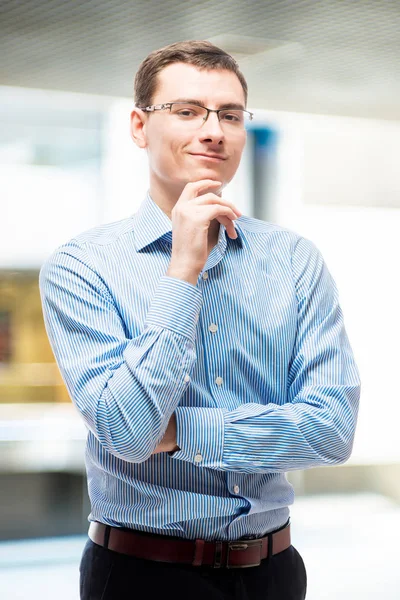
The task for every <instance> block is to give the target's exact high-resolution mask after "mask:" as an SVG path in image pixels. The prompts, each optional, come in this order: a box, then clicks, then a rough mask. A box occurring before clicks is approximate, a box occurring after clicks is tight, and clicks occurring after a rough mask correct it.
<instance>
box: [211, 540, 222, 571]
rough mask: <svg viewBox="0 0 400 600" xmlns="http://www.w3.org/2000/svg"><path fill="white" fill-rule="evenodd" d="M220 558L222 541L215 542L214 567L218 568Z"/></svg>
mask: <svg viewBox="0 0 400 600" xmlns="http://www.w3.org/2000/svg"><path fill="white" fill-rule="evenodd" d="M221 560H222V542H215V554H214V564H213V567H214V569H219V568H220V567H221Z"/></svg>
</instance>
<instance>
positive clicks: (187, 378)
mask: <svg viewBox="0 0 400 600" xmlns="http://www.w3.org/2000/svg"><path fill="white" fill-rule="evenodd" d="M189 381H190V375H188V374H187V373H186V375H185V382H186V383H189Z"/></svg>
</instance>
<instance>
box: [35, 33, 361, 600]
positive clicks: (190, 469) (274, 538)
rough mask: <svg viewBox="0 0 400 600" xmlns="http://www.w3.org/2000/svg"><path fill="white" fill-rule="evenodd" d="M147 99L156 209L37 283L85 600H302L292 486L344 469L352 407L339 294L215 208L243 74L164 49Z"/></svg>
mask: <svg viewBox="0 0 400 600" xmlns="http://www.w3.org/2000/svg"><path fill="white" fill-rule="evenodd" d="M135 96H136V98H135V99H136V106H135V108H134V110H133V111H132V114H131V133H132V138H133V140H134V142H135V143H136V144H137V145H138V146H139V147H140V148H143V149H144V150H145V151H146V152H147V155H148V159H149V167H150V190H149V195H148V197H147V198H146V199H145V200H144V202H143V204H142V205H141V207H140V210H139V211H138V213H137V214H135V215H134V216H133V217H131V218H129V219H125V220H123V221H120V222H118V223H113V224H110V225H106V226H101V227H98V228H95V229H93V230H91V231H89V232H86V233H84V234H82V235H80V236H78V237H77V238H76V239H74V240H72V241H71V242H69V243H68V244H65V245H64V246H62V247H61V248H59V249H58V250H57V251H56V252H55V253H54V255H53V256H52V257H51V258H50V259H49V260H48V261H47V263H46V264H45V265H44V267H43V269H42V271H41V277H40V283H41V292H42V300H43V307H44V315H45V321H46V326H47V330H48V334H49V338H50V341H51V343H52V346H53V349H54V353H55V356H56V358H57V361H58V364H59V366H60V369H61V371H62V373H63V377H64V380H65V382H66V385H67V387H68V389H69V392H70V394H71V397H72V399H73V401H74V403H75V405H76V406H77V408H78V410H79V411H80V412H81V414H82V416H83V418H84V421H85V423H86V425H87V428H88V438H87V453H86V464H87V473H88V487H89V495H90V500H91V514H90V516H89V520H90V521H91V524H90V528H89V538H90V539H89V540H88V542H87V545H86V547H85V550H84V554H83V557H82V562H81V598H82V599H85V600H86V599H91V600H95V599H99V600H100V598H101V599H103V600H105V599H108V598H110V599H111V598H112V599H118V600H120V599H124V598H142V597H143V598H144V597H145V598H160V597H163V596H165V595H167V596H168V597H174V598H175V600H179V599H183V598H185V599H186V598H194V599H196V598H204V597H205V595H206V594H207V595H208V597H209V598H210V599H211V598H221V599H222V598H243V599H244V598H246V599H247V598H248V599H259V598H260V599H261V598H263V599H264V598H268V599H275V598H276V599H279V600H289V599H293V600H294V599H296V600H297V599H300V598H304V597H305V592H306V573H305V568H304V564H303V561H302V559H301V557H300V555H299V553H298V552H297V551H296V550H295V549H294V547H293V546H291V542H290V525H289V508H288V507H289V505H290V504H292V502H293V490H292V487H291V485H290V484H289V483H288V481H287V480H286V477H285V472H286V471H289V470H293V469H305V468H308V467H313V466H317V465H327V464H336V463H341V462H343V461H344V460H346V459H347V458H348V456H349V454H350V452H351V447H352V441H353V435H354V428H355V421H356V415H357V405H358V396H359V380H358V374H357V369H356V366H355V364H354V361H353V357H352V352H351V349H350V346H349V343H348V340H347V337H346V334H345V331H344V328H343V320H342V314H341V310H340V308H339V305H338V299H337V292H336V288H335V285H334V283H333V281H332V279H331V277H330V275H329V273H328V271H327V269H326V267H325V265H324V263H323V260H322V258H321V256H320V254H319V252H318V251H317V250H316V248H315V247H314V246H313V245H312V244H311V243H310V242H308V241H307V240H305V239H303V238H301V237H300V236H298V235H296V234H294V233H292V232H289V231H286V230H285V229H283V228H281V227H278V226H275V225H272V224H268V223H263V222H261V221H257V220H256V219H252V218H248V217H244V216H242V215H241V213H240V211H239V210H238V208H237V207H236V206H235V205H234V204H232V203H230V202H228V201H227V200H225V199H224V198H223V196H222V191H223V189H224V186H225V185H226V184H227V183H228V182H229V181H231V179H232V178H233V176H234V174H235V172H236V170H237V168H238V165H239V162H240V158H241V155H242V151H243V148H244V145H245V140H246V130H245V123H246V119H247V118H251V113H248V112H247V111H246V101H247V86H246V82H245V80H244V78H243V75H242V74H241V73H240V71H239V70H238V66H237V64H236V62H235V61H234V60H233V58H232V57H230V56H229V55H227V54H226V53H225V52H223V51H222V50H220V49H219V48H216V47H215V46H213V45H211V44H210V43H208V42H184V43H177V44H173V45H171V46H168V47H166V48H163V49H161V50H158V51H155V52H153V53H151V54H150V55H149V56H148V57H147V58H146V59H145V60H144V61H143V63H142V64H141V66H140V68H139V71H138V73H137V75H136V79H135ZM244 567H246V568H244Z"/></svg>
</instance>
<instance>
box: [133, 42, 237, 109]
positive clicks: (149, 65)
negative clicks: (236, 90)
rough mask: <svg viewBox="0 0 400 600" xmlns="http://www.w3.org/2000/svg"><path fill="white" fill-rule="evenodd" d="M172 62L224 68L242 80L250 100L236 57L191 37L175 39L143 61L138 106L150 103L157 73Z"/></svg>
mask: <svg viewBox="0 0 400 600" xmlns="http://www.w3.org/2000/svg"><path fill="white" fill-rule="evenodd" d="M173 63H187V64H189V65H193V66H194V67H198V68H199V69H206V70H207V69H225V70H227V71H231V72H232V73H235V75H236V76H237V78H238V79H239V81H240V83H241V85H242V88H243V92H244V97H245V102H246V103H247V83H246V80H245V78H244V76H243V74H242V73H241V71H240V69H239V65H238V64H237V62H236V60H235V59H234V58H233V57H232V56H231V55H230V54H228V53H227V52H225V51H224V50H222V49H221V48H218V47H217V46H214V44H212V43H211V42H207V41H197V40H190V41H187V42H176V43H175V44H170V45H169V46H165V47H164V48H160V49H159V50H154V51H153V52H151V53H150V54H149V55H148V56H147V57H146V58H145V59H144V60H143V62H142V63H141V65H140V66H139V69H138V71H137V73H136V76H135V84H134V96H135V104H136V106H142V107H143V106H149V105H150V104H151V103H152V99H153V97H154V94H155V91H156V88H157V76H158V74H159V73H160V71H162V70H163V69H164V68H165V67H167V66H168V65H171V64H173Z"/></svg>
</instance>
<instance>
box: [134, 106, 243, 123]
mask: <svg viewBox="0 0 400 600" xmlns="http://www.w3.org/2000/svg"><path fill="white" fill-rule="evenodd" d="M174 104H180V105H182V106H190V105H192V106H197V108H204V110H206V111H207V114H206V116H205V117H204V119H203V122H204V123H205V122H206V121H207V119H208V117H209V116H210V113H217V117H218V121H219V122H221V119H220V116H219V114H220V113H221V112H226V111H229V110H241V111H242V112H244V113H246V114H247V115H249V121H252V120H253V117H254V113H252V112H250V111H248V110H245V109H244V108H232V109H229V108H217V109H214V108H207V106H202V105H201V104H192V103H191V102H164V104H152V105H151V106H138V107H137V108H140V110H143V111H144V112H154V111H155V110H166V109H169V110H170V111H171V107H172V106H173V105H174Z"/></svg>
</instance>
